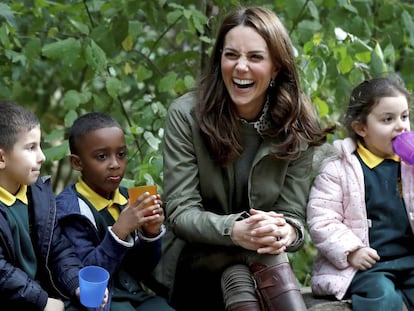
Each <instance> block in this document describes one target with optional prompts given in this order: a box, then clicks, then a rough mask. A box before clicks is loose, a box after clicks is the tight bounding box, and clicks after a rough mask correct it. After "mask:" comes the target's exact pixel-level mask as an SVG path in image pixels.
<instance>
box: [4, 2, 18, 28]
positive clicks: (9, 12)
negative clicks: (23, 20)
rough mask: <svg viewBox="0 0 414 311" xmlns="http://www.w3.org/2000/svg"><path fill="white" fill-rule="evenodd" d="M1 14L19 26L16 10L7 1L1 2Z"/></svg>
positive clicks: (12, 23)
mask: <svg viewBox="0 0 414 311" xmlns="http://www.w3.org/2000/svg"><path fill="white" fill-rule="evenodd" d="M0 16H1V17H3V18H4V19H5V20H6V21H7V22H8V23H9V24H10V25H12V26H13V27H14V28H17V24H16V18H15V16H14V12H13V11H12V10H11V9H10V7H9V6H8V5H7V4H5V3H0Z"/></svg>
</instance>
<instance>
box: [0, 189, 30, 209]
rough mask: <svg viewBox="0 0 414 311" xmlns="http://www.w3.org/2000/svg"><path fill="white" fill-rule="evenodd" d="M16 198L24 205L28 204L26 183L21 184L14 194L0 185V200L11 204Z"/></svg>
mask: <svg viewBox="0 0 414 311" xmlns="http://www.w3.org/2000/svg"><path fill="white" fill-rule="evenodd" d="M17 199H18V200H20V201H22V202H23V203H24V204H26V205H27V204H29V201H28V200H27V185H21V186H20V188H19V191H17V193H16V195H14V194H11V193H10V192H8V191H7V190H6V189H4V188H3V187H0V201H2V202H3V203H4V204H6V205H7V206H12V205H13V204H14V203H15V202H16V200H17Z"/></svg>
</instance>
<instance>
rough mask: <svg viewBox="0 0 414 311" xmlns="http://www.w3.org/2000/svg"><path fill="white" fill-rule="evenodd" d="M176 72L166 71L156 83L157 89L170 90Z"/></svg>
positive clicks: (173, 85)
mask: <svg viewBox="0 0 414 311" xmlns="http://www.w3.org/2000/svg"><path fill="white" fill-rule="evenodd" d="M176 80H177V74H176V73H175V72H170V73H168V74H167V75H166V76H165V77H163V78H162V79H161V80H160V82H159V83H158V90H159V91H160V92H170V91H172V90H174V87H175V82H176Z"/></svg>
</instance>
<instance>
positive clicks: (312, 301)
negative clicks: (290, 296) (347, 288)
mask: <svg viewBox="0 0 414 311" xmlns="http://www.w3.org/2000/svg"><path fill="white" fill-rule="evenodd" d="M301 292H302V296H303V300H304V301H305V304H306V307H307V308H308V311H352V306H351V302H350V300H341V301H337V300H329V299H324V298H315V297H314V296H313V295H312V291H311V289H310V287H303V288H301Z"/></svg>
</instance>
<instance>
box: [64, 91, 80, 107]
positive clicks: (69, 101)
mask: <svg viewBox="0 0 414 311" xmlns="http://www.w3.org/2000/svg"><path fill="white" fill-rule="evenodd" d="M63 103H64V105H65V107H66V108H67V109H71V110H74V109H76V108H78V106H79V105H80V104H81V103H82V97H81V94H80V93H79V92H78V91H76V90H68V91H67V92H66V93H65V94H64V95H63Z"/></svg>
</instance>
